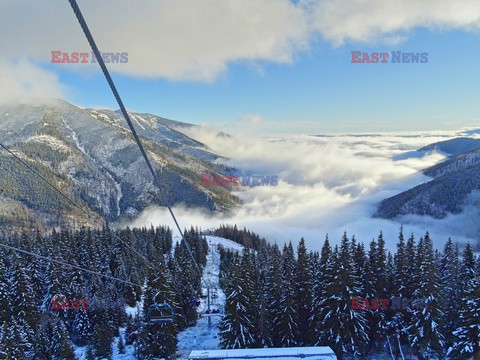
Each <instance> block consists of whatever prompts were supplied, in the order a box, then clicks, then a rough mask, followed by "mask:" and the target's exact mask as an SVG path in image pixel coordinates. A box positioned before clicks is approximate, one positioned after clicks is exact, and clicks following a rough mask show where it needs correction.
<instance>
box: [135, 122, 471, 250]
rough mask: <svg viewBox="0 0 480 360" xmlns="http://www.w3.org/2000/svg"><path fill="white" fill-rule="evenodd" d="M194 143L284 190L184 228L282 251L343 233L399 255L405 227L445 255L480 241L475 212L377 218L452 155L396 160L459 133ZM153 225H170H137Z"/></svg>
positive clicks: (163, 219)
mask: <svg viewBox="0 0 480 360" xmlns="http://www.w3.org/2000/svg"><path fill="white" fill-rule="evenodd" d="M190 135H192V136H194V137H195V138H196V139H198V140H200V141H202V142H204V143H205V144H207V145H208V146H209V147H210V148H211V149H212V150H213V151H214V152H216V153H218V154H221V155H224V156H226V157H228V158H230V160H229V161H228V162H227V164H228V165H232V166H235V167H238V168H240V169H243V170H248V171H252V172H255V173H258V174H264V175H278V177H279V183H278V186H263V187H252V188H249V189H248V190H247V191H244V192H239V193H238V195H239V197H240V198H241V199H242V200H243V201H244V205H243V206H242V207H241V208H240V209H239V210H238V211H236V212H235V213H234V214H231V215H216V216H213V217H212V215H206V214H204V213H203V212H202V211H200V210H192V209H186V208H182V207H177V208H176V209H175V210H176V212H177V213H178V217H179V218H180V219H181V223H182V226H187V227H188V226H190V225H194V226H196V225H201V226H202V227H203V228H210V227H216V226H218V225H219V224H222V223H230V224H233V223H235V224H237V225H238V226H240V227H243V226H246V227H247V228H249V229H252V230H254V231H255V232H258V233H260V234H261V235H263V236H266V237H267V238H268V239H270V240H275V241H279V242H280V243H282V242H284V241H289V240H292V241H294V242H296V241H298V240H299V239H300V237H302V236H303V237H305V239H306V240H307V243H308V244H309V246H310V247H311V248H313V249H319V248H320V246H321V244H322V243H323V239H324V238H325V235H326V234H327V233H328V234H329V236H330V238H331V240H332V241H333V242H334V243H338V240H339V239H340V237H341V235H342V233H343V232H344V231H347V232H348V233H349V234H355V235H356V237H357V238H358V239H359V240H362V241H370V240H371V239H372V238H374V237H377V236H378V234H379V232H380V230H382V231H383V232H384V234H385V236H386V239H387V242H388V244H389V246H390V247H393V246H394V244H395V242H396V240H397V236H398V230H399V227H400V224H402V223H403V224H404V228H405V233H406V234H407V235H409V234H410V233H412V232H413V233H414V234H415V236H416V237H417V238H418V237H419V236H421V235H424V233H425V231H427V230H428V231H430V233H431V235H432V237H433V239H434V241H435V244H436V245H437V246H440V247H441V246H442V244H443V243H444V242H445V241H446V240H447V238H448V236H451V237H452V238H453V239H455V240H457V241H460V242H465V241H468V239H470V238H475V237H478V234H479V233H480V229H479V226H478V224H477V223H475V222H474V221H472V216H473V217H475V216H478V214H477V213H472V212H471V211H465V213H463V214H460V215H455V216H453V215H452V216H449V217H447V218H446V219H443V220H434V219H431V218H428V217H420V216H407V217H404V218H402V219H399V220H398V221H390V220H384V219H372V217H371V216H372V214H373V213H374V212H375V211H376V206H377V204H378V202H379V201H381V200H382V199H384V198H386V197H389V196H392V195H395V194H397V193H399V192H401V191H404V190H407V189H409V188H411V187H413V186H415V185H418V184H420V183H422V182H425V181H428V180H429V178H428V177H426V176H424V175H423V174H421V172H419V170H421V169H423V168H426V167H428V166H431V165H433V164H435V163H438V162H439V161H441V160H442V159H444V158H445V155H443V154H439V153H437V152H430V153H426V154H424V156H422V157H412V158H407V159H403V160H393V159H392V158H393V157H394V156H395V155H399V154H402V153H405V152H408V151H412V150H415V149H418V148H420V147H422V146H425V145H427V144H430V143H433V142H436V141H441V140H446V139H448V138H450V137H452V136H454V134H453V133H446V132H438V133H417V134H370V135H368V134H365V135H344V136H338V135H336V136H318V137H315V136H297V135H295V136H293V135H292V136H282V137H269V138H252V137H229V138H225V137H221V138H219V137H218V134H217V133H216V132H215V131H213V130H211V129H209V128H203V129H201V131H199V129H195V130H194V131H193V130H192V134H190ZM469 209H470V210H472V209H473V207H472V206H471V207H470V208H469ZM477 212H478V211H477ZM477 219H478V217H477ZM150 223H154V224H160V223H169V224H170V219H169V215H168V214H167V213H166V212H165V211H163V210H162V209H149V210H147V211H145V212H144V213H143V214H142V215H141V216H140V217H139V218H138V219H137V220H136V222H135V225H149V224H150ZM172 225H173V224H170V226H172Z"/></svg>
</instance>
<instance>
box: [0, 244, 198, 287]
mask: <svg viewBox="0 0 480 360" xmlns="http://www.w3.org/2000/svg"><path fill="white" fill-rule="evenodd" d="M0 246H1V247H3V248H5V249H8V250H12V251H16V252H19V253H23V254H26V255H31V256H34V257H36V258H39V259H43V260H47V261H50V262H54V263H57V264H60V265H64V266H68V267H71V268H74V269H77V270H81V271H85V272H88V273H90V274H94V275H98V276H100V277H104V278H107V279H110V280H115V281H118V282H122V283H125V284H128V285H133V286H138V287H139V288H143V285H140V284H137V283H134V282H131V281H128V280H124V279H120V278H118V277H115V276H111V275H107V274H103V273H101V272H98V271H94V270H90V269H87V268H84V267H82V266H78V265H74V264H70V263H67V262H65V261H60V260H57V259H52V258H51V257H49V256H44V255H40V254H36V253H34V252H31V251H27V250H24V249H20V248H18V247H15V246H11V245H7V244H4V243H2V242H0ZM157 293H170V294H177V295H186V294H190V293H183V292H178V291H172V290H168V291H167V290H157Z"/></svg>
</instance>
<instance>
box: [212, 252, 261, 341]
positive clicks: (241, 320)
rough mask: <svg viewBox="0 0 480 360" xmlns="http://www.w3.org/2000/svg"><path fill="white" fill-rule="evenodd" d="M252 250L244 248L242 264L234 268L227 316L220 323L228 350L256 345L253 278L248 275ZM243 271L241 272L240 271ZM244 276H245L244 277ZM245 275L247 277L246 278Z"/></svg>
mask: <svg viewBox="0 0 480 360" xmlns="http://www.w3.org/2000/svg"><path fill="white" fill-rule="evenodd" d="M249 263H250V250H249V249H247V248H244V250H243V256H242V261H241V264H239V265H240V266H239V267H234V268H233V271H232V273H231V274H232V276H233V279H232V280H231V283H230V284H229V289H228V290H229V292H230V293H229V294H227V300H226V304H225V316H224V317H223V319H222V321H221V322H220V325H219V329H220V336H221V345H222V347H223V348H226V349H242V348H249V347H253V346H254V345H255V338H254V337H253V335H252V334H254V324H255V323H254V321H253V319H252V314H253V308H252V307H251V296H252V294H251V292H250V291H251V288H250V289H249V282H250V281H251V278H250V277H249V275H248V273H249V270H250V268H249V267H248V265H247V264H249ZM239 269H241V270H239ZM242 275H244V276H243V277H242ZM245 275H247V276H246V277H245Z"/></svg>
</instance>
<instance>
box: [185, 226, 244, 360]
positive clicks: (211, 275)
mask: <svg viewBox="0 0 480 360" xmlns="http://www.w3.org/2000/svg"><path fill="white" fill-rule="evenodd" d="M206 238H207V241H208V245H209V251H208V256H207V265H206V266H205V269H204V271H203V278H202V287H203V290H202V291H203V293H204V294H205V295H206V293H207V289H206V288H205V286H206V285H207V284H208V285H210V287H211V288H216V289H217V295H218V298H217V299H213V301H214V302H213V304H211V306H210V308H211V309H219V310H220V312H221V313H223V308H224V306H225V294H224V293H223V291H222V289H220V285H219V282H218V274H219V266H220V254H219V252H218V248H217V247H218V245H219V244H220V245H222V246H223V247H224V248H226V249H232V250H237V251H242V249H243V246H241V245H239V244H237V243H235V242H233V241H231V240H227V239H224V238H220V237H217V236H207V237H206ZM206 310H207V299H200V306H199V307H198V309H197V312H198V314H199V316H200V318H199V319H198V321H197V324H196V325H195V326H193V327H190V328H188V329H186V330H184V331H182V332H180V333H179V334H178V336H177V338H178V346H177V354H178V355H179V359H187V358H188V355H189V354H190V352H191V351H192V350H214V349H220V335H219V330H218V324H219V323H220V320H221V319H222V318H221V316H211V317H210V319H211V327H209V326H208V318H207V317H204V316H202V315H203V314H204V313H205V311H206Z"/></svg>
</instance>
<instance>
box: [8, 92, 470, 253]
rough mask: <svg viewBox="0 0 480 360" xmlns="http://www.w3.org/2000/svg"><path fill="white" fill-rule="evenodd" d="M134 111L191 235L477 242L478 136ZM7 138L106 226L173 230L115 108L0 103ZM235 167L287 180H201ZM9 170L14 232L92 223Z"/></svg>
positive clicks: (23, 172) (27, 176)
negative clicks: (237, 129) (332, 129)
mask: <svg viewBox="0 0 480 360" xmlns="http://www.w3.org/2000/svg"><path fill="white" fill-rule="evenodd" d="M131 116H132V120H133V122H134V125H135V127H136V129H137V131H138V133H139V135H140V136H141V137H142V140H143V142H144V144H145V147H146V148H147V151H148V154H149V156H150V158H151V160H152V161H153V162H154V164H155V165H154V166H155V168H156V169H158V177H159V180H160V182H161V184H162V186H163V187H164V188H165V190H166V193H167V195H168V198H169V201H170V202H171V204H173V205H174V206H175V207H176V211H177V212H178V214H179V216H181V219H182V223H181V226H186V227H188V226H190V225H194V226H195V225H200V226H202V227H203V228H207V227H212V226H217V225H219V224H221V223H226V222H230V223H238V224H239V225H240V226H248V227H249V228H251V229H253V230H255V231H256V232H258V233H261V234H262V235H264V236H267V237H269V238H270V239H272V240H273V241H275V240H278V241H286V240H287V241H288V240H293V241H298V239H299V238H300V237H301V236H305V238H306V240H307V243H308V242H309V241H310V245H311V247H313V248H315V244H316V243H317V241H318V240H319V239H322V240H323V238H324V236H325V234H327V233H328V234H329V235H330V236H331V237H332V238H333V239H335V238H337V237H338V238H339V236H338V235H339V234H341V233H343V231H345V230H347V231H348V232H349V233H351V234H355V235H357V236H359V237H361V238H364V239H365V240H366V241H368V240H369V239H371V238H372V237H374V236H376V235H378V232H379V231H380V230H383V231H384V233H385V235H386V238H387V244H388V241H389V239H391V241H392V242H394V241H395V240H396V233H397V232H398V227H399V225H400V224H404V225H406V229H405V230H406V232H410V231H411V232H414V233H416V232H417V229H418V231H420V229H421V231H423V230H424V229H425V228H428V229H430V230H431V232H432V234H433V236H434V240H437V241H438V243H440V244H441V243H443V242H444V241H445V240H446V238H445V239H443V237H445V236H447V235H449V236H455V238H456V239H457V240H459V241H467V240H468V239H476V238H478V233H479V231H480V229H478V226H477V225H475V224H478V221H475V220H474V219H476V218H478V217H480V214H479V213H478V211H477V212H475V211H473V212H472V211H471V209H472V206H473V209H475V204H476V197H475V194H476V192H475V191H476V190H478V189H479V187H480V184H479V179H480V174H479V170H478V169H479V166H478V165H479V161H480V150H479V149H480V139H478V134H477V132H476V130H469V131H468V132H443V133H439V132H431V133H418V134H413V133H405V134H400V133H399V134H393V133H392V134H358V135H357V134H349V135H322V136H303V135H302V136H296V135H284V136H283V135H280V136H275V137H264V138H251V137H241V136H229V135H228V134H225V133H223V132H218V131H214V130H212V129H208V128H205V127H201V126H195V125H191V124H186V123H182V122H178V121H172V120H168V119H164V118H161V117H159V116H156V115H152V114H139V113H131ZM0 140H1V142H2V143H3V144H5V145H7V146H9V147H10V148H11V149H12V150H13V151H14V152H15V153H16V154H17V155H18V156H20V157H21V158H22V159H24V160H25V161H27V162H28V163H29V164H30V165H32V166H34V167H35V168H36V169H37V170H38V171H40V172H41V173H42V174H44V175H45V176H46V177H47V178H48V179H49V180H50V181H52V182H53V183H54V184H55V185H56V186H58V187H60V188H61V189H62V190H63V191H64V192H65V193H67V194H68V195H69V196H71V197H72V198H73V199H74V200H75V201H77V202H78V203H80V204H81V205H82V207H84V208H85V209H87V210H88V211H89V212H90V213H91V214H92V215H93V216H96V217H97V218H100V217H101V218H104V219H106V220H108V221H110V222H116V223H121V224H126V223H131V221H134V223H135V225H150V224H151V223H153V224H169V221H170V219H169V216H168V214H166V213H165V211H164V210H162V209H159V210H156V206H158V205H161V204H162V201H161V199H160V195H159V193H158V192H157V191H156V189H155V188H154V187H153V185H152V181H151V180H150V174H149V173H148V171H147V168H146V166H145V164H144V162H143V159H142V158H141V155H140V152H139V150H138V149H137V148H136V146H135V144H134V142H133V139H132V136H131V135H130V132H129V130H128V129H127V128H126V124H125V121H124V119H123V117H122V116H121V115H120V114H119V113H117V112H115V111H112V110H97V109H82V108H79V107H77V106H74V105H72V104H69V103H67V102H65V101H61V100H57V101H55V102H53V103H50V104H43V105H26V104H12V105H2V106H0ZM231 168H238V169H242V171H248V172H251V173H257V174H264V175H276V176H278V177H279V183H278V186H274V187H273V186H270V187H267V186H265V187H253V188H244V189H242V191H238V189H233V188H224V187H215V186H211V187H203V186H201V174H202V173H215V174H226V173H228V172H229V171H230V170H231ZM0 169H1V171H2V176H0V221H2V223H7V224H13V225H19V226H20V225H22V224H25V223H26V224H27V226H37V225H39V224H44V225H47V226H58V225H63V224H75V223H76V224H77V225H80V224H84V223H90V224H91V221H87V220H86V217H85V215H84V214H82V213H81V212H80V211H78V210H77V209H75V208H74V207H73V206H71V205H70V204H69V203H68V202H66V201H65V200H63V199H62V198H61V197H59V196H58V194H56V193H55V192H54V191H53V190H52V189H51V188H50V187H49V186H48V185H46V184H44V183H43V182H41V181H40V180H39V179H38V178H36V177H35V176H34V175H32V174H31V173H30V172H29V170H27V169H26V168H24V167H23V166H22V165H21V164H19V163H18V162H16V161H15V160H14V159H13V158H12V157H11V156H10V155H8V154H7V153H6V152H5V151H1V152H0ZM160 169H162V171H160ZM465 209H468V211H465ZM59 214H63V215H62V216H59ZM373 215H375V217H373ZM459 217H461V219H460V218H459ZM384 219H385V220H384ZM459 219H460V220H459ZM467 220H468V222H469V224H470V225H468V226H462V225H461V224H464V223H465V221H467ZM452 224H458V225H455V226H453V225H452ZM472 224H473V225H472ZM91 225H92V224H91ZM408 226H411V227H410V228H409V227H408ZM445 229H448V231H449V232H448V231H447V232H448V234H447V233H446V231H445ZM436 231H437V232H438V236H437V237H435V232H436ZM333 241H335V240H333Z"/></svg>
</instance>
